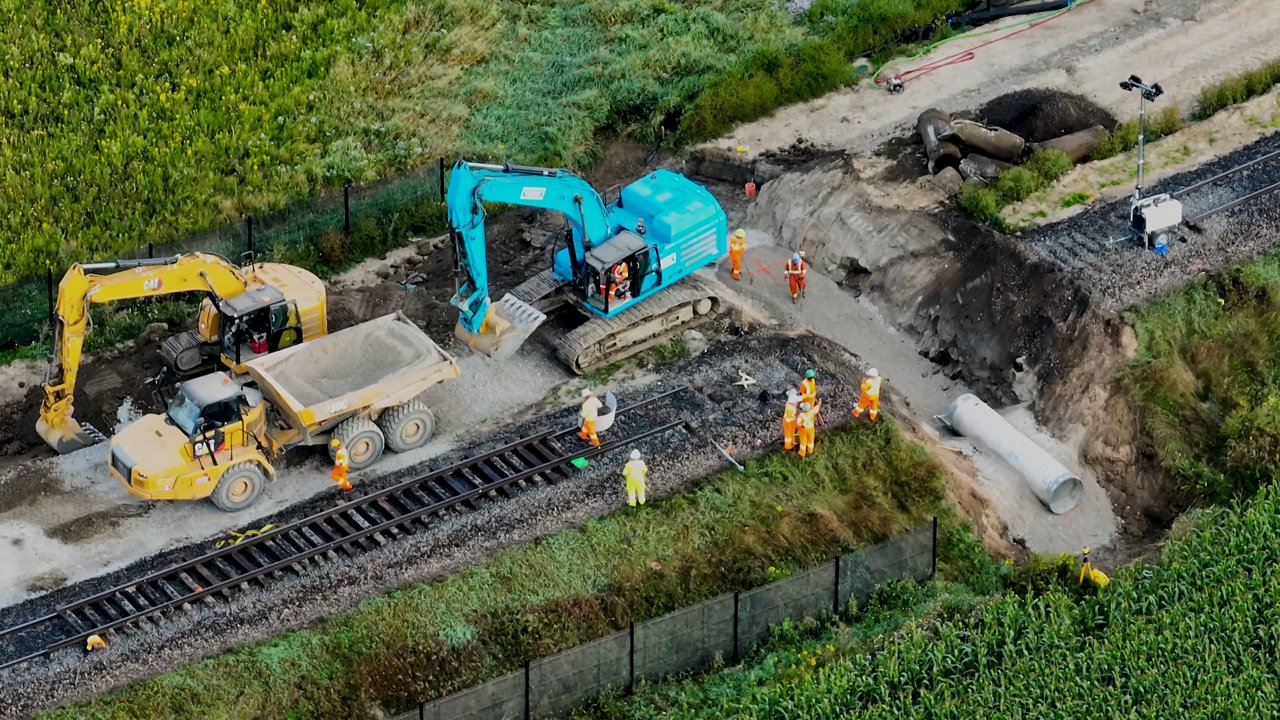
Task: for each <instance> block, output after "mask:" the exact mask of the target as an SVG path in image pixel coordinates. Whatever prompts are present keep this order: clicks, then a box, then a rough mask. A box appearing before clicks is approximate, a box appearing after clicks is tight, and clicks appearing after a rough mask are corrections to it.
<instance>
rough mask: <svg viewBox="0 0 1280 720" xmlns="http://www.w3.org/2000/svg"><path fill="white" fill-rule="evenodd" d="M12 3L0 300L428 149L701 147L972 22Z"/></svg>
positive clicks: (827, 9) (841, 5) (730, 4)
mask: <svg viewBox="0 0 1280 720" xmlns="http://www.w3.org/2000/svg"><path fill="white" fill-rule="evenodd" d="M0 1H2V3H3V9H4V10H5V11H6V13H7V16H8V17H10V18H11V19H12V20H13V21H12V22H9V23H6V24H5V25H4V27H3V28H0V66H3V67H4V68H6V71H5V72H4V73H3V74H0V108H3V112H0V174H3V175H4V176H5V178H6V181H5V183H4V184H3V187H4V190H3V193H4V199H5V206H6V207H7V208H9V211H8V212H5V213H3V214H0V232H2V233H3V235H4V236H5V237H6V238H8V239H9V240H8V241H7V242H6V243H5V244H4V246H3V248H0V284H4V283H7V282H9V281H11V280H13V279H15V278H22V277H27V276H30V275H33V274H37V273H40V272H43V270H44V268H45V267H46V263H48V264H50V265H52V266H53V267H54V268H55V269H58V268H61V267H64V266H65V265H66V264H67V263H68V262H69V261H71V260H75V259H85V258H104V257H110V256H115V255H118V254H120V253H122V252H124V251H127V250H131V249H133V248H135V247H137V246H139V245H141V244H145V242H146V241H147V240H152V241H157V242H163V241H165V240H169V239H174V238H178V237H182V236H185V235H187V234H190V233H194V232H197V231H201V230H204V229H206V228H209V227H211V226H213V225H216V224H219V223H222V222H225V221H228V220H239V219H240V218H241V217H242V216H243V215H245V214H259V215H260V214H262V213H264V212H267V211H270V210H273V209H275V208H279V207H281V206H283V205H285V204H287V203H289V202H291V201H294V200H297V199H299V198H304V197H310V196H313V195H315V194H316V193H317V192H318V191H320V190H322V189H325V188H335V187H339V186H341V185H342V184H344V183H348V182H350V183H363V182H367V181H370V180H372V179H374V178H377V177H380V176H383V175H385V174H387V173H389V172H391V171H394V170H397V169H401V168H407V167H413V166H417V165H420V164H422V163H425V162H428V161H430V160H431V159H432V158H434V157H436V156H439V155H445V156H454V155H459V154H469V155H473V156H476V157H488V158H500V159H511V160H516V161H523V162H537V163H546V164H550V165H556V166H570V167H575V166H581V165H582V164H583V163H585V162H588V161H590V160H592V159H593V158H595V157H597V156H598V154H599V148H598V146H597V144H596V137H597V136H598V134H599V133H601V132H604V131H611V132H618V133H623V134H629V135H632V136H635V137H637V138H640V139H642V140H646V141H648V140H652V139H655V138H656V137H657V131H658V128H659V126H660V125H665V126H666V128H667V129H668V130H671V131H674V132H675V134H676V135H678V137H679V138H680V139H681V141H684V142H689V141H694V140H701V139H705V138H709V137H712V136H715V135H718V134H719V133H720V132H722V131H723V130H725V129H726V128H727V127H729V125H730V124H732V123H734V122H737V121H740V120H746V119H751V118H755V117H758V116H759V115H761V114H764V113H767V112H770V111H772V110H773V109H775V108H776V107H778V106H779V105H780V104H783V103H788V102H794V101H797V100H805V99H809V98H812V97H815V96H817V95H820V94H822V93H824V92H827V91H828V90H831V89H833V88H834V87H837V86H839V85H841V84H843V83H846V82H848V81H849V80H850V79H851V76H850V72H849V65H848V63H847V62H846V58H847V57H848V56H850V55H852V54H856V53H858V52H863V51H867V50H870V49H872V48H874V47H877V46H879V45H883V44H886V43H888V42H890V41H892V40H893V39H894V38H896V37H897V36H899V35H900V34H901V33H902V32H904V31H906V30H909V29H911V28H914V27H916V26H918V25H922V24H923V25H927V24H930V23H932V22H933V21H935V20H936V19H937V18H938V17H940V16H942V15H945V14H946V13H947V12H950V11H953V10H956V9H958V8H959V7H960V6H962V5H964V4H965V3H964V2H963V1H962V0H859V1H858V2H853V0H823V2H819V3H817V4H816V5H815V7H814V9H813V10H811V12H810V13H809V14H808V15H806V16H804V17H801V18H799V19H792V17H791V16H790V15H789V14H788V13H787V12H786V11H785V9H783V8H782V6H781V5H780V4H779V3H776V2H773V1H772V0H695V1H694V2H682V3H675V2H670V1H669V0H618V1H617V2H610V3H582V2H574V1H573V0H548V2H541V3H527V2H519V1H518V0H499V1H498V2H487V1H482V0H430V1H428V2H424V3H408V2H405V1H404V0H369V1H368V2H361V3H356V2H353V0H337V1H336V2H318V1H317V0H282V1H281V2H269V3H268V2H258V3H238V2H231V0H214V1H213V2H209V3H197V2H192V0H138V1H137V2H130V3H125V4H119V3H118V4H102V3H76V4H71V5H67V4H65V3H55V2H51V1H50V0H40V1H38V2H34V3H23V2H16V1H15V0H0ZM32 58H40V59H41V61H40V62H32V61H31V59H32Z"/></svg>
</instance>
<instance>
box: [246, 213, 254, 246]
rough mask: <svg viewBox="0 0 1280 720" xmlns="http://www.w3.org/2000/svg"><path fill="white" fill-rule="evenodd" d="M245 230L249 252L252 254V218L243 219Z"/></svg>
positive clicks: (250, 216)
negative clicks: (247, 236)
mask: <svg viewBox="0 0 1280 720" xmlns="http://www.w3.org/2000/svg"><path fill="white" fill-rule="evenodd" d="M244 225H245V230H246V232H247V233H248V235H249V248H248V249H249V252H253V216H252V215H246V216H245V219H244Z"/></svg>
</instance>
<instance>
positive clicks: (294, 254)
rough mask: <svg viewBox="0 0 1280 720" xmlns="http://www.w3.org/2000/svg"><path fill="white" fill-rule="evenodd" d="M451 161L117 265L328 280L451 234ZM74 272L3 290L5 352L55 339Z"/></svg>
mask: <svg viewBox="0 0 1280 720" xmlns="http://www.w3.org/2000/svg"><path fill="white" fill-rule="evenodd" d="M444 191H445V165H444V158H438V159H437V160H436V161H435V162H432V163H428V164H426V165H423V166H421V167H418V168H414V169H412V170H408V171H405V172H402V173H400V174H398V175H395V176H392V177H389V178H386V179H383V180H380V181H378V182H376V183H371V184H369V185H362V186H358V187H345V188H342V189H340V190H335V191H333V192H330V193H326V194H324V195H321V196H320V197H317V198H315V199H312V200H308V201H306V202H300V203H297V204H294V205H291V206H289V207H286V208H284V209H281V210H278V211H275V212H272V213H269V214H265V215H262V216H254V217H246V218H245V219H244V220H242V221H240V222H236V223H230V224H227V225H223V226H221V227H217V228H214V229H212V230H209V231H207V232H203V233H200V234H198V235H193V236H190V237H186V238H183V239H181V240H175V241H172V242H166V243H147V244H146V245H143V246H141V247H138V248H136V249H134V250H132V251H130V252H128V253H125V254H123V255H120V256H118V257H114V258H94V259H93V260H94V261H102V260H116V259H137V258H147V257H153V258H162V257H172V256H174V255H182V254H186V253H191V252H203V253H210V254H214V255H220V256H222V257H223V258H226V259H227V260H230V261H231V262H233V263H236V264H239V263H240V262H241V261H242V260H243V259H245V257H246V255H245V253H252V254H253V257H255V258H257V259H259V260H269V261H277V262H287V263H291V264H295V265H300V266H302V267H305V268H307V269H308V270H311V271H313V272H316V273H317V274H320V275H322V276H323V275H327V274H328V273H330V272H332V271H333V270H335V269H338V268H340V267H342V266H344V265H346V264H349V263H351V262H353V261H356V260H359V259H361V258H363V257H368V256H370V255H376V254H378V253H381V252H383V251H385V250H388V249H390V248H392V247H395V246H397V245H399V244H400V243H402V242H403V241H404V240H405V239H406V238H409V237H413V236H414V235H418V234H434V233H439V232H443V231H444V222H445V211H444ZM66 270H67V268H65V267H61V268H54V267H51V268H49V269H48V271H47V273H46V275H45V277H34V278H27V279H25V280H22V281H19V282H16V283H13V284H10V285H5V286H0V307H4V308H5V312H4V313H3V314H0V350H6V349H9V348H12V347H16V346H19V345H29V344H31V343H33V342H36V341H38V340H41V339H42V338H43V337H45V336H46V334H47V333H48V322H49V318H50V316H51V315H52V313H53V300H54V292H55V289H56V287H57V283H58V281H59V279H60V278H61V277H62V274H63V273H65V272H66Z"/></svg>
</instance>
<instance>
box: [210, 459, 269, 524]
mask: <svg viewBox="0 0 1280 720" xmlns="http://www.w3.org/2000/svg"><path fill="white" fill-rule="evenodd" d="M266 484H267V474H266V473H264V472H263V471H262V468H261V467H260V466H259V465H258V464H257V463H254V462H242V463H238V464H236V465H232V466H231V467H229V468H227V471H226V472H224V473H222V477H220V478H218V485H217V486H216V487H214V488H213V494H212V495H210V496H209V499H210V500H212V501H213V504H214V505H217V506H218V507H219V508H220V509H222V510H226V511H227V512H237V511H239V510H243V509H245V508H247V507H249V506H250V505H252V504H253V501H254V500H257V499H258V495H260V494H261V493H262V488H263V487H264V486H265V485H266Z"/></svg>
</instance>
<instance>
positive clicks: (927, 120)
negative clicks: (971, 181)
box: [916, 108, 961, 175]
mask: <svg viewBox="0 0 1280 720" xmlns="http://www.w3.org/2000/svg"><path fill="white" fill-rule="evenodd" d="M950 126H951V116H950V115H948V114H947V113H946V112H944V111H942V110H939V109H937V108H931V109H929V110H925V111H924V112H922V113H920V117H918V118H916V130H917V131H919V133H920V139H921V140H923V141H924V151H925V154H926V155H928V157H929V173H930V174H932V175H937V174H938V173H939V172H941V171H942V169H943V168H949V167H953V168H956V169H957V170H958V169H959V168H960V158H961V155H960V148H958V147H956V146H955V145H954V144H952V143H949V142H946V141H944V140H942V139H941V136H942V133H944V132H946V131H947V130H948V128H949V127H950Z"/></svg>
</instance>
